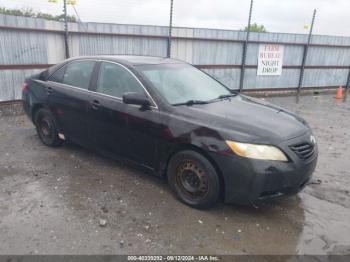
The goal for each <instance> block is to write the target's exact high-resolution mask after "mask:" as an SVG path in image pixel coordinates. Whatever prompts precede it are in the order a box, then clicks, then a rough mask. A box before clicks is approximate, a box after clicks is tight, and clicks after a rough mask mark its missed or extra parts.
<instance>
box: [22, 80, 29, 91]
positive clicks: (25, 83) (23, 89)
mask: <svg viewBox="0 0 350 262" xmlns="http://www.w3.org/2000/svg"><path fill="white" fill-rule="evenodd" d="M28 90H29V89H28V83H27V82H23V84H22V91H23V92H27V91H28Z"/></svg>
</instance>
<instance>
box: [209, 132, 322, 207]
mask: <svg viewBox="0 0 350 262" xmlns="http://www.w3.org/2000/svg"><path fill="white" fill-rule="evenodd" d="M308 136H309V135H308ZM297 140H298V139H297ZM290 142H292V143H293V142H295V141H286V142H285V143H283V144H282V145H279V147H280V148H282V150H283V151H284V152H285V153H286V154H287V155H288V157H289V158H290V161H289V162H279V161H264V160H255V159H248V158H243V157H239V156H236V155H232V156H224V155H218V154H214V155H212V157H213V158H214V160H215V161H216V163H217V164H218V166H219V167H220V170H221V172H222V175H223V178H224V183H225V192H224V194H225V202H227V203H237V204H254V203H259V202H262V201H267V200H271V199H276V198H281V197H286V196H290V195H293V194H297V193H298V192H300V191H301V190H302V189H303V188H304V187H305V186H306V184H307V182H308V181H309V180H310V178H311V176H312V173H313V171H314V170H315V167H316V164H317V155H318V150H317V146H315V152H314V154H313V156H312V157H311V158H310V159H308V160H307V161H305V160H302V159H300V158H299V157H298V156H297V155H296V154H295V153H294V152H292V151H291V150H289V146H287V145H288V144H290ZM286 146H287V147H286Z"/></svg>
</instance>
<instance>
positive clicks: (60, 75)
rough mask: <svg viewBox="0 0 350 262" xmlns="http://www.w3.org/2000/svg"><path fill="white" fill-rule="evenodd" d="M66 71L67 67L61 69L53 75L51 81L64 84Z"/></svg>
mask: <svg viewBox="0 0 350 262" xmlns="http://www.w3.org/2000/svg"><path fill="white" fill-rule="evenodd" d="M65 70H66V67H65V66H64V67H62V68H60V69H58V70H57V71H56V72H55V73H53V74H52V75H51V76H50V78H49V81H52V82H57V83H62V80H63V76H64V71H65Z"/></svg>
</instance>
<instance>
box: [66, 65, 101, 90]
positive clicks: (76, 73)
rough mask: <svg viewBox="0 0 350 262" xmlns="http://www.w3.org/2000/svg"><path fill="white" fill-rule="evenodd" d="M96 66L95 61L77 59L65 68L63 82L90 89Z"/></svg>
mask: <svg viewBox="0 0 350 262" xmlns="http://www.w3.org/2000/svg"><path fill="white" fill-rule="evenodd" d="M94 66H95V62H94V61H76V62H72V63H70V64H68V65H67V66H66V70H64V75H63V80H62V83H63V84H66V85H71V86H76V87H79V88H83V89H88V88H89V83H90V79H91V75H92V71H93V70H94Z"/></svg>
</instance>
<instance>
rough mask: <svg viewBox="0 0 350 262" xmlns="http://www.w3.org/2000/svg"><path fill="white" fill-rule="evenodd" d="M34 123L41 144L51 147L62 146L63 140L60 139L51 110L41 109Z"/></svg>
mask: <svg viewBox="0 0 350 262" xmlns="http://www.w3.org/2000/svg"><path fill="white" fill-rule="evenodd" d="M34 123H35V127H36V131H37V133H38V136H39V138H40V140H41V142H43V143H44V144H45V145H47V146H50V147H58V146H60V145H62V143H63V140H61V139H59V137H58V131H57V126H56V124H55V120H54V118H53V115H52V114H51V112H50V111H49V110H47V109H45V108H41V109H39V110H38V111H37V112H36V114H35V116H34Z"/></svg>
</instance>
